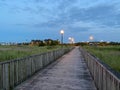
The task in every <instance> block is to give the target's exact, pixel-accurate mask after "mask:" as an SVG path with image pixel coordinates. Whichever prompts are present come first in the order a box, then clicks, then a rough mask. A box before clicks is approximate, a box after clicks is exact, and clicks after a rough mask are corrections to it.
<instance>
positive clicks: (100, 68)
mask: <svg viewBox="0 0 120 90" xmlns="http://www.w3.org/2000/svg"><path fill="white" fill-rule="evenodd" d="M80 50H81V52H82V55H83V57H84V59H85V60H86V62H87V65H88V68H89V70H90V73H91V75H92V77H93V79H94V82H95V84H96V87H97V90H120V74H119V73H117V72H115V71H114V70H112V69H111V68H110V67H109V66H108V65H106V64H105V63H103V62H102V61H101V60H99V59H98V58H96V57H95V56H93V55H91V54H90V53H88V52H87V51H85V50H84V49H82V48H80Z"/></svg>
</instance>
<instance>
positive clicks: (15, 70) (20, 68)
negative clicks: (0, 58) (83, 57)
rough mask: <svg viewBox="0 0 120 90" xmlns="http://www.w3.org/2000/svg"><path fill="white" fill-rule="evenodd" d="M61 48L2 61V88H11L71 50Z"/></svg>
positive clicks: (0, 88)
mask: <svg viewBox="0 0 120 90" xmlns="http://www.w3.org/2000/svg"><path fill="white" fill-rule="evenodd" d="M70 50H71V48H69V49H61V50H56V51H51V52H47V53H42V54H39V55H33V56H29V57H26V58H22V59H17V60H11V61H7V62H1V63H0V90H11V89H13V88H14V86H16V85H18V84H20V83H21V82H23V81H24V80H25V79H27V78H28V77H30V76H31V75H33V74H34V73H35V72H37V71H39V70H40V69H42V68H44V67H45V66H47V65H48V64H50V63H51V62H53V61H55V60H56V59H57V58H59V57H60V56H62V55H63V54H65V53H67V52H68V51H70Z"/></svg>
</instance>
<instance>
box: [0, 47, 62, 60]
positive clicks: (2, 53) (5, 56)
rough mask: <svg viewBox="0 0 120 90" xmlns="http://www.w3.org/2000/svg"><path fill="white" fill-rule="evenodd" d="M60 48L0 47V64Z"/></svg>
mask: <svg viewBox="0 0 120 90" xmlns="http://www.w3.org/2000/svg"><path fill="white" fill-rule="evenodd" d="M60 48H61V46H44V47H38V46H0V62H1V61H6V60H11V59H15V58H21V57H25V56H29V55H33V54H39V53H43V52H48V51H51V50H56V49H60Z"/></svg>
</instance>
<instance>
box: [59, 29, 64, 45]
mask: <svg viewBox="0 0 120 90" xmlns="http://www.w3.org/2000/svg"><path fill="white" fill-rule="evenodd" d="M60 34H61V44H63V35H64V30H61V31H60Z"/></svg>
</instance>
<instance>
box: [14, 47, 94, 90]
mask: <svg viewBox="0 0 120 90" xmlns="http://www.w3.org/2000/svg"><path fill="white" fill-rule="evenodd" d="M14 90H96V87H95V85H94V83H93V80H92V78H91V76H90V73H89V70H88V68H87V66H86V63H85V61H84V60H83V59H82V56H81V52H80V51H79V48H78V47H76V48H75V49H73V50H72V51H71V52H69V53H68V54H66V55H64V56H62V57H61V58H60V59H58V60H57V61H56V62H54V63H53V64H51V65H49V66H48V67H47V68H45V69H43V70H42V71H40V72H39V73H37V74H36V75H34V76H33V77H32V78H30V79H29V80H27V81H25V82H24V83H22V84H21V85H19V86H17V87H16V88H15V89H14Z"/></svg>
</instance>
